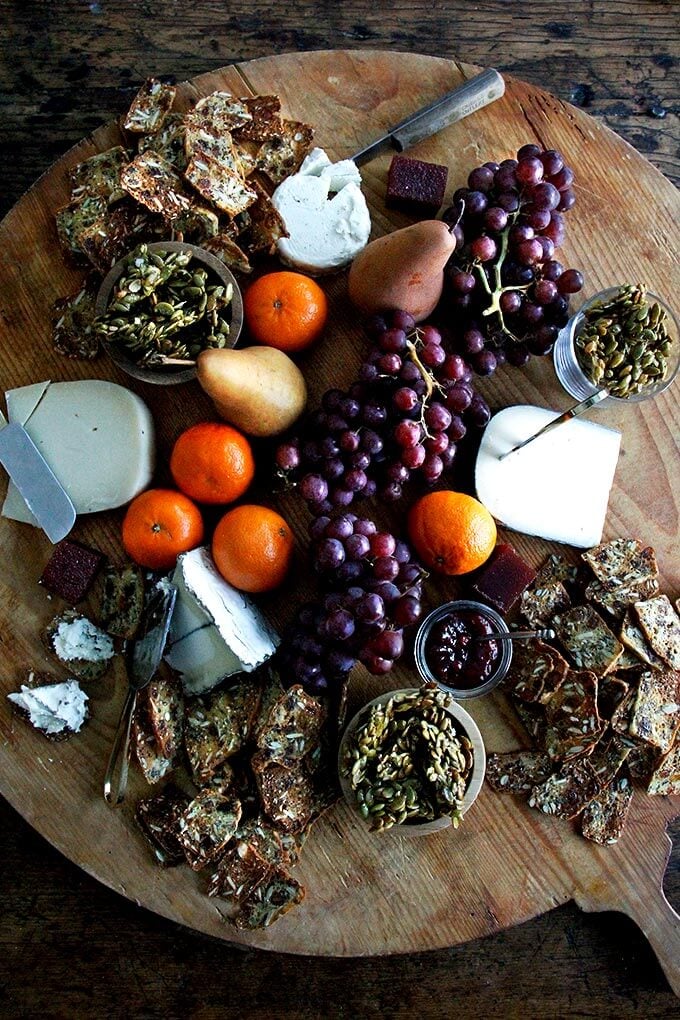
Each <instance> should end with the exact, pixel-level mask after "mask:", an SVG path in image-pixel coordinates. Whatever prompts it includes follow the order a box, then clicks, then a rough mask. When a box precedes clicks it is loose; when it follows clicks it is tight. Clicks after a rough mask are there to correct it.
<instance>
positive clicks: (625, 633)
mask: <svg viewBox="0 0 680 1020" xmlns="http://www.w3.org/2000/svg"><path fill="white" fill-rule="evenodd" d="M619 637H620V638H621V643H622V644H623V645H625V647H626V648H628V649H629V650H630V651H631V652H632V653H633V654H634V655H635V656H636V657H637V659H638V660H639V661H640V662H644V663H646V665H648V666H652V667H653V668H654V669H663V662H662V660H661V659H660V658H659V656H658V655H655V654H654V652H653V651H652V649H651V648H650V646H649V644H648V643H647V639H646V637H645V635H644V634H643V633H642V631H641V630H640V628H639V627H638V625H637V623H636V621H635V619H634V617H633V610H632V609H631V608H628V609H627V610H626V612H625V614H624V617H623V623H622V624H621V633H620V634H619ZM617 668H618V664H617Z"/></svg>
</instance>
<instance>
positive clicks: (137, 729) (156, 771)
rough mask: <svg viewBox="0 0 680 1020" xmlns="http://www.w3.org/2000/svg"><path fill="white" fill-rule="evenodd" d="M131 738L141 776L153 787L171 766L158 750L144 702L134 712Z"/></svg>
mask: <svg viewBox="0 0 680 1020" xmlns="http://www.w3.org/2000/svg"><path fill="white" fill-rule="evenodd" d="M131 736H132V740H131V746H132V748H133V751H134V754H135V757H136V758H137V762H138V763H139V767H140V768H141V770H142V774H143V775H144V778H145V779H146V781H147V783H149V785H150V786H155V785H156V783H160V781H161V779H163V778H164V776H167V775H168V774H169V773H170V772H172V769H173V764H172V762H171V761H170V759H169V758H166V757H164V755H163V754H161V752H160V750H159V747H158V743H157V742H156V735H155V734H154V732H153V730H152V728H151V722H150V720H149V712H148V706H147V703H146V701H145V700H142V701H140V703H139V704H138V705H137V708H136V710H135V716H134V719H133V720H132V734H131Z"/></svg>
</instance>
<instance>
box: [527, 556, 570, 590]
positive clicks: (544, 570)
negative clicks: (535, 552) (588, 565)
mask: <svg viewBox="0 0 680 1020" xmlns="http://www.w3.org/2000/svg"><path fill="white" fill-rule="evenodd" d="M577 574H578V567H575V566H574V564H573V563H570V562H569V561H568V560H566V559H565V558H564V556H560V554H559V553H551V554H550V556H548V558H547V560H546V561H545V563H543V564H542V566H541V568H540V570H539V571H538V574H537V575H536V581H535V583H534V587H535V588H541V587H543V586H544V585H548V584H555V583H556V582H557V581H560V582H561V583H562V584H573V583H574V581H575V580H576V576H577Z"/></svg>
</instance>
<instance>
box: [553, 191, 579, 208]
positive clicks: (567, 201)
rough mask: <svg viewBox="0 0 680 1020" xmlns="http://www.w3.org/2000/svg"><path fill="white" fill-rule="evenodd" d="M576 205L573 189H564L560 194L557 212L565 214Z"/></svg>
mask: <svg viewBox="0 0 680 1020" xmlns="http://www.w3.org/2000/svg"><path fill="white" fill-rule="evenodd" d="M575 203H576V192H575V191H574V190H573V188H565V189H564V191H561V192H560V201H559V205H558V206H557V209H558V211H559V212H567V211H568V210H569V209H571V208H572V207H573V206H574V205H575Z"/></svg>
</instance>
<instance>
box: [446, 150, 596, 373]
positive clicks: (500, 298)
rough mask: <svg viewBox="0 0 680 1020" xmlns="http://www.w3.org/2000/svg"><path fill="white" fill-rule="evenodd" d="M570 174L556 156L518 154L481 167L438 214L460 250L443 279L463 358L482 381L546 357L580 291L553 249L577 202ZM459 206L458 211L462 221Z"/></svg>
mask: <svg viewBox="0 0 680 1020" xmlns="http://www.w3.org/2000/svg"><path fill="white" fill-rule="evenodd" d="M573 182H574V173H573V171H572V170H571V169H570V168H569V167H568V166H566V165H565V162H564V158H563V156H562V155H561V154H560V153H559V152H557V151H556V150H555V149H545V150H544V149H542V148H541V147H540V146H538V145H531V144H530V145H523V146H522V147H521V149H519V150H518V152H517V158H516V159H504V160H503V161H502V162H501V163H493V162H489V163H484V164H482V166H479V167H476V168H475V169H474V170H472V172H471V173H470V175H469V177H468V187H467V188H459V189H458V191H456V192H455V194H454V204H453V205H452V206H451V208H450V209H448V210H447V211H446V212H445V213H444V219H445V220H447V221H448V222H451V223H456V222H457V221H458V220H459V218H460V221H459V222H457V225H456V226H455V228H454V233H455V235H456V237H457V240H458V247H457V249H456V251H455V253H454V255H453V256H452V258H451V259H450V261H449V264H448V266H447V270H446V276H447V297H448V300H449V302H450V305H451V308H452V311H453V312H454V315H455V324H456V325H457V327H458V332H459V334H460V336H459V343H460V350H461V353H462V354H463V355H464V357H465V358H466V360H468V361H469V362H470V364H471V365H472V367H473V368H474V370H475V371H476V372H478V373H479V374H480V375H489V374H491V373H492V372H493V371H494V370H495V369H496V367H497V366H498V365H500V364H503V362H504V361H506V360H507V361H508V362H509V363H510V364H513V365H518V366H519V365H523V364H525V363H526V362H527V361H528V360H529V357H530V356H531V355H532V354H536V355H543V354H548V353H550V351H551V350H552V347H553V345H554V343H555V340H556V339H557V335H558V332H559V329H560V328H561V327H562V326H564V325H565V323H566V322H567V320H568V318H569V296H570V295H571V294H575V293H576V292H577V291H579V290H580V289H581V287H582V286H583V277H582V275H581V273H580V272H579V271H578V270H576V269H565V267H564V266H563V265H562V263H561V262H558V261H557V260H556V259H555V250H556V249H557V248H558V247H559V246H560V245H561V244H562V243H563V241H564V237H565V226H564V213H566V212H568V210H569V209H571V208H572V206H573V205H574V202H575V200H576V196H575V193H574V190H573V187H572V185H573ZM461 203H462V204H463V205H464V210H463V214H462V217H460V207H461Z"/></svg>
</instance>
